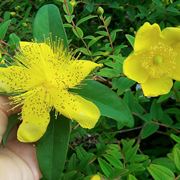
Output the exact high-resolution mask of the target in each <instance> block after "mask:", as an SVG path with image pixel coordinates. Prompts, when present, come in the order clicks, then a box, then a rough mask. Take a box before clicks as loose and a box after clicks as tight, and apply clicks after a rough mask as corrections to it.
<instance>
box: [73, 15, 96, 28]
mask: <svg viewBox="0 0 180 180" xmlns="http://www.w3.org/2000/svg"><path fill="white" fill-rule="evenodd" d="M95 17H97V16H96V15H89V16H86V17H84V18H82V19H80V20H79V21H78V22H77V23H76V25H77V26H79V25H80V24H82V23H83V22H86V21H88V20H90V19H92V18H95Z"/></svg>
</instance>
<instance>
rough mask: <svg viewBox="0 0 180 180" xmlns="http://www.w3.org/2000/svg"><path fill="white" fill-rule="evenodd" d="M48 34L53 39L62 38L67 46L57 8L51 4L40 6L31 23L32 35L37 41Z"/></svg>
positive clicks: (42, 39) (40, 40)
mask: <svg viewBox="0 0 180 180" xmlns="http://www.w3.org/2000/svg"><path fill="white" fill-rule="evenodd" d="M50 34H51V35H52V38H53V39H55V38H56V37H58V38H61V39H63V40H64V45H65V46H67V36H66V32H65V30H64V26H63V22H62V19H61V15H60V12H59V9H58V8H57V6H55V5H53V4H48V5H44V6H42V7H41V8H40V9H39V11H38V13H37V14H36V17H35V20H34V24H33V36H34V38H35V39H36V40H37V41H39V42H42V41H44V38H45V37H49V35H50Z"/></svg>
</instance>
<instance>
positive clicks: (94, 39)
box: [88, 36, 103, 47]
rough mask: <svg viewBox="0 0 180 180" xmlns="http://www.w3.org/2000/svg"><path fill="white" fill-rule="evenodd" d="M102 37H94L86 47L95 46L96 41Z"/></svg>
mask: <svg viewBox="0 0 180 180" xmlns="http://www.w3.org/2000/svg"><path fill="white" fill-rule="evenodd" d="M102 37H103V36H98V37H94V38H93V39H92V40H91V41H89V43H88V47H91V46H92V45H93V44H95V43H96V42H97V41H99V40H100V39H101V38H102Z"/></svg>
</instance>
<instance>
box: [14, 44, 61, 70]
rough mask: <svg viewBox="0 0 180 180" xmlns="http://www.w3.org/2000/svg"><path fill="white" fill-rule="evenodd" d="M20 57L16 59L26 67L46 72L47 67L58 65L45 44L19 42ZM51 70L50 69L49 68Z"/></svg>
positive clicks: (49, 48)
mask: <svg viewBox="0 0 180 180" xmlns="http://www.w3.org/2000/svg"><path fill="white" fill-rule="evenodd" d="M20 48H21V52H22V54H21V55H18V56H17V59H18V60H19V61H21V62H22V63H23V64H25V65H26V66H28V67H33V68H36V69H37V66H38V68H40V69H43V68H44V69H45V68H46V70H48V67H49V66H52V65H54V66H56V65H58V63H59V62H58V61H57V60H56V59H55V54H54V53H53V50H52V49H51V47H50V46H49V45H47V44H46V43H32V42H23V41H22V42H20ZM50 68H52V67H50Z"/></svg>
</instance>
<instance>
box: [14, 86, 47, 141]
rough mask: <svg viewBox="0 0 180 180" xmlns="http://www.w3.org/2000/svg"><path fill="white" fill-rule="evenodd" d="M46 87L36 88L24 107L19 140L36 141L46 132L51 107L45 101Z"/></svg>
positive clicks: (18, 134)
mask: <svg viewBox="0 0 180 180" xmlns="http://www.w3.org/2000/svg"><path fill="white" fill-rule="evenodd" d="M45 97H46V93H45V90H44V88H38V89H34V90H33V92H32V95H31V96H29V97H27V98H26V99H25V101H24V105H23V107H22V120H23V121H22V123H21V125H20V126H19V129H18V133H17V136H18V140H19V141H21V142H35V141H37V140H39V139H40V138H41V137H42V136H43V134H44V133H45V131H46V129H47V126H48V124H49V120H50V115H49V112H50V108H49V106H48V105H47V103H46V102H45Z"/></svg>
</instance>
